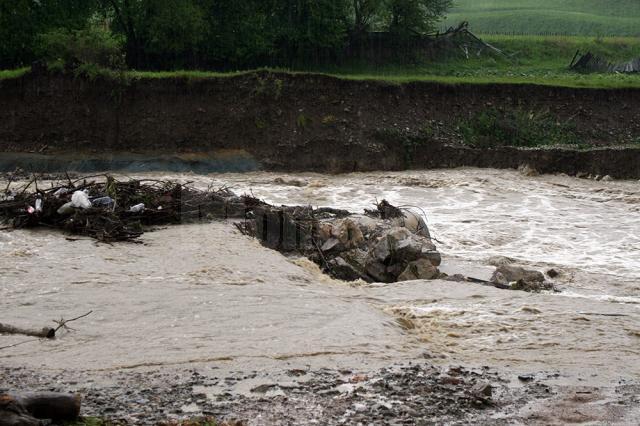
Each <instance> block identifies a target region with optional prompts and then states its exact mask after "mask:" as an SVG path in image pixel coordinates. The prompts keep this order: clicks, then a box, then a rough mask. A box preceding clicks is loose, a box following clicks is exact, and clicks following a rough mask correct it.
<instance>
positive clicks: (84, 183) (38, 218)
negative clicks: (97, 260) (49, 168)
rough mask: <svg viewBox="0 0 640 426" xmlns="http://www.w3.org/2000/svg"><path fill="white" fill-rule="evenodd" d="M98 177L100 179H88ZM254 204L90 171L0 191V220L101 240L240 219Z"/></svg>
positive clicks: (171, 184)
mask: <svg viewBox="0 0 640 426" xmlns="http://www.w3.org/2000/svg"><path fill="white" fill-rule="evenodd" d="M99 177H102V178H104V179H102V181H97V180H89V179H95V178H99ZM32 187H33V189H32ZM30 189H32V190H30ZM259 204H261V202H260V201H259V200H257V199H255V198H253V197H249V196H243V197H238V196H236V195H235V194H234V193H232V192H231V191H229V190H228V189H226V188H221V189H217V190H198V189H195V188H193V187H191V186H189V185H185V184H179V183H176V182H172V181H161V180H151V179H148V180H129V181H127V182H119V181H117V180H116V179H114V178H113V177H111V176H92V177H87V178H82V179H78V180H76V181H72V180H71V179H68V182H65V183H64V184H59V185H56V186H53V187H51V188H48V189H41V188H38V184H37V180H36V179H32V180H31V181H29V183H27V184H26V185H24V186H22V187H18V188H15V189H11V190H10V189H9V186H7V188H6V190H5V191H4V193H3V194H0V221H1V222H4V223H6V224H8V225H9V226H10V227H12V228H34V227H49V228H56V229H62V230H65V231H68V232H69V233H71V234H76V235H86V236H89V237H92V238H95V239H97V240H100V241H105V242H113V241H131V240H134V239H136V238H138V237H139V236H140V235H142V234H143V232H144V229H145V227H150V226H155V225H164V224H173V223H183V222H189V221H193V220H202V219H215V218H244V217H245V216H246V211H247V209H248V208H252V207H255V206H257V205H259Z"/></svg>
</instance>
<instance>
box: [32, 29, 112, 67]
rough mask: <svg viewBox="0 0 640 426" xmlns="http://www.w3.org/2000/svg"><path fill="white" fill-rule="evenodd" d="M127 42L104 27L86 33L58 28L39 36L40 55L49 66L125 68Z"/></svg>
mask: <svg viewBox="0 0 640 426" xmlns="http://www.w3.org/2000/svg"><path fill="white" fill-rule="evenodd" d="M122 46H123V39H122V38H121V37H119V36H116V35H114V34H113V33H112V32H111V31H109V30H107V29H105V28H103V27H100V26H88V27H87V28H85V29H82V30H66V29H62V28H59V29H55V30H52V31H49V32H47V33H44V34H41V35H40V36H39V54H40V57H41V58H42V59H44V60H46V61H47V63H50V64H52V63H62V64H64V65H65V66H67V67H73V68H75V67H78V66H81V65H87V64H90V65H95V66H98V67H105V68H111V69H122V68H124V63H125V62H124V53H123V50H122Z"/></svg>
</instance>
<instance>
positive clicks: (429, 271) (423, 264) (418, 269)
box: [398, 259, 440, 281]
mask: <svg viewBox="0 0 640 426" xmlns="http://www.w3.org/2000/svg"><path fill="white" fill-rule="evenodd" d="M439 277H440V271H438V268H436V267H435V266H433V265H432V264H431V261H430V260H428V259H418V260H416V261H413V262H410V263H409V265H407V267H406V268H405V270H404V272H402V273H401V274H400V276H398V281H411V280H433V279H437V278H439Z"/></svg>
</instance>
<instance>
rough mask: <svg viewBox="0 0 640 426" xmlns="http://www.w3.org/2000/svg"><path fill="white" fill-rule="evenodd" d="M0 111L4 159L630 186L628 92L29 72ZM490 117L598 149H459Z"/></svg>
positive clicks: (632, 123) (262, 76)
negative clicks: (469, 127)
mask: <svg viewBox="0 0 640 426" xmlns="http://www.w3.org/2000/svg"><path fill="white" fill-rule="evenodd" d="M0 104H1V105H2V107H1V108H0V152H2V153H3V154H2V155H3V156H4V157H5V159H7V158H12V157H11V156H10V155H9V153H11V154H16V153H37V154H41V155H43V156H45V157H46V156H48V157H51V158H54V157H55V158H63V157H64V156H65V155H76V156H77V155H83V156H89V157H90V156H97V157H99V156H104V155H111V156H113V155H116V154H117V155H180V156H182V157H183V158H184V157H185V156H187V157H188V158H189V159H190V160H191V161H201V160H203V161H204V160H206V159H207V158H210V157H212V156H214V157H216V158H217V160H218V161H222V162H224V161H226V160H225V158H232V157H233V158H236V157H238V156H244V157H246V158H248V159H250V164H252V166H251V167H253V168H259V169H265V170H287V171H319V172H331V173H336V172H351V171H371V170H401V169H411V168H439V167H458V166H477V167H496V168H516V167H518V166H520V165H522V164H529V165H531V166H532V167H533V168H535V169H537V170H538V171H540V172H563V173H568V174H572V175H574V174H579V173H586V174H594V175H596V174H599V175H611V176H612V177H617V178H638V177H640V148H633V147H631V148H629V147H627V148H612V146H620V145H627V146H633V145H636V146H637V144H636V142H637V141H638V140H639V138H640V90H638V89H573V88H561V87H547V86H535V85H506V84H501V85H490V84H487V85H445V84H439V83H427V82H416V83H406V84H390V83H384V82H378V81H354V80H345V79H338V78H333V77H328V76H323V75H310V74H288V73H269V72H256V73H250V74H242V75H237V76H233V77H219V78H203V79H196V78H162V79H137V80H136V79H133V80H128V81H126V82H124V83H123V82H119V83H118V82H113V81H107V80H103V79H97V80H92V81H90V80H87V79H84V78H73V77H63V76H56V75H34V74H27V75H26V76H24V77H21V78H17V79H8V80H1V81H0ZM489 109H490V110H497V111H510V110H517V111H532V112H544V113H547V114H549V115H550V116H551V117H553V118H554V120H557V122H561V123H565V122H567V123H568V122H570V123H571V125H572V126H573V128H574V129H575V132H576V135H577V136H578V137H579V139H580V140H581V141H582V142H585V143H587V144H590V145H595V146H598V148H594V149H589V150H584V149H583V150H573V149H560V148H547V149H515V148H508V147H501V148H493V149H472V148H469V147H465V146H463V145H462V143H461V142H462V138H461V136H460V135H459V132H458V130H457V129H458V128H459V126H460V124H461V123H464V122H465V121H466V120H470V119H471V117H474V116H476V115H477V114H478V113H479V112H481V111H484V110H489ZM124 153H126V154H124ZM194 159H195V160H194ZM5 163H7V164H5V165H4V167H5V168H6V167H9V166H11V165H12V164H14V163H15V161H13V160H10V161H8V162H5ZM8 163H11V164H8Z"/></svg>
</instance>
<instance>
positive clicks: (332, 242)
mask: <svg viewBox="0 0 640 426" xmlns="http://www.w3.org/2000/svg"><path fill="white" fill-rule="evenodd" d="M339 244H340V240H338V239H337V238H329V239H328V240H327V241H325V243H324V244H323V245H322V247H320V249H321V250H322V251H324V252H326V251H331V250H333V249H336V248H337V247H338V245H339Z"/></svg>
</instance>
